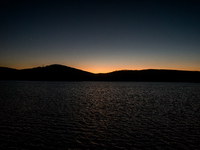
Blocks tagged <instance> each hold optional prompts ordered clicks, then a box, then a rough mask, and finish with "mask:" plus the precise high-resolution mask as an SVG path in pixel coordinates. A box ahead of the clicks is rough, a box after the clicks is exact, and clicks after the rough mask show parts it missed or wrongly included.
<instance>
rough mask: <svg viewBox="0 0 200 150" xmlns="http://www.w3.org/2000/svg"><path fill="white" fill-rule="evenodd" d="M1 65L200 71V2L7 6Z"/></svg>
mask: <svg viewBox="0 0 200 150" xmlns="http://www.w3.org/2000/svg"><path fill="white" fill-rule="evenodd" d="M0 20H1V21H0V66H2V67H10V68H16V69H25V68H32V67H38V66H46V65H51V64H61V65H66V66H69V67H74V68H77V69H81V70H85V71H89V72H93V73H105V72H111V71H115V70H142V69H173V70H174V69H175V70H194V71H200V1H198V0H188V1H186V0H180V1H178V0H138V1H133V0H129V1H128V0H121V1H120V0H82V1H81V0H66V1H60V0H55V1H54V0H40V1H37V0H34V1H33V0H28V1H25V0H23V1H22V0H1V1H0Z"/></svg>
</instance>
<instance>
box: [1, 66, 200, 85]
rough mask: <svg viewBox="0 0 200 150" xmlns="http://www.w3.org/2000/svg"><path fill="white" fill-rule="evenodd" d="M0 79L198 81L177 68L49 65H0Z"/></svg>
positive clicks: (195, 73) (199, 74) (192, 73)
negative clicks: (90, 68) (98, 68)
mask: <svg viewBox="0 0 200 150" xmlns="http://www.w3.org/2000/svg"><path fill="white" fill-rule="evenodd" d="M0 80H30V81H145V82H198V83H200V72H199V71H178V70H153V69H149V70H121V71H114V72H110V73H100V74H93V73H90V72H86V71H83V70H79V69H75V68H71V67H67V66H63V65H50V66H46V67H37V68H31V69H22V70H16V69H11V68H6V67H0Z"/></svg>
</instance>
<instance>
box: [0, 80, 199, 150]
mask: <svg viewBox="0 0 200 150" xmlns="http://www.w3.org/2000/svg"><path fill="white" fill-rule="evenodd" d="M0 120H1V122H0V138H1V141H2V142H1V144H0V147H1V149H7V148H13V149H16V148H18V149H31V148H34V149H36V148H40V149H41V148H47V149H113V148H115V149H178V148H179V149H198V148H199V147H200V84H195V83H151V82H149V83H143V82H28V81H1V82H0Z"/></svg>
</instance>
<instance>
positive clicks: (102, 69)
mask: <svg viewBox="0 0 200 150" xmlns="http://www.w3.org/2000/svg"><path fill="white" fill-rule="evenodd" d="M49 65H51V64H45V65H30V66H28V65H16V64H15V65H8V66H1V67H8V68H13V69H18V70H21V69H29V68H35V67H45V66H49ZM60 65H64V66H68V65H66V64H60ZM68 67H72V68H75V69H80V70H83V71H87V72H91V73H95V74H98V73H109V72H113V71H118V70H145V69H165V70H184V71H200V69H199V67H198V68H197V67H193V68H189V67H188V68H186V67H183V66H179V67H159V66H157V67H156V66H146V67H145V65H141V66H137V67H136V66H127V67H122V66H121V67H117V66H103V65H102V66H101V65H97V66H92V65H91V66H85V67H83V66H80V65H78V66H68Z"/></svg>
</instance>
